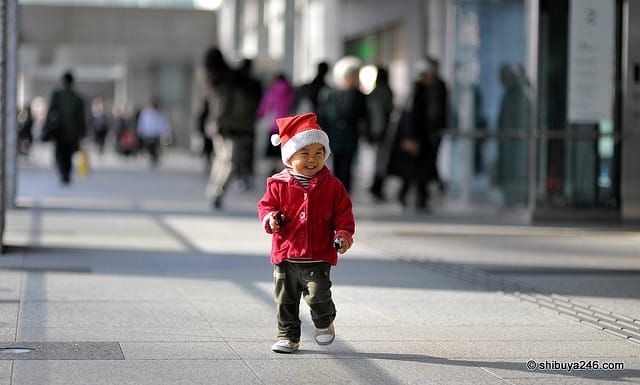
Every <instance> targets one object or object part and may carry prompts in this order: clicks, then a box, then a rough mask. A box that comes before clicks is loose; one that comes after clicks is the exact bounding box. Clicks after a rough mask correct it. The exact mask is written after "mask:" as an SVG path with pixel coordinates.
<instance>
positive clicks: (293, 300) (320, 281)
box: [273, 262, 336, 342]
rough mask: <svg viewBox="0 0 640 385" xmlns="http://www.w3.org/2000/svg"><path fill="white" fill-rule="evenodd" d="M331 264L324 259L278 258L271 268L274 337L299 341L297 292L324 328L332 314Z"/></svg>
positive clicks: (316, 322)
mask: <svg viewBox="0 0 640 385" xmlns="http://www.w3.org/2000/svg"><path fill="white" fill-rule="evenodd" d="M330 273H331V265H330V264H329V263H326V262H318V263H291V262H282V263H280V264H277V265H275V266H274V268H273V282H274V292H273V298H274V301H275V304H276V312H277V315H278V340H283V339H287V340H289V341H292V342H299V341H300V324H301V321H300V316H299V312H300V296H302V297H303V298H304V301H305V302H306V303H307V305H309V308H311V319H312V320H313V324H314V325H315V327H317V328H326V327H328V326H329V325H331V323H332V322H333V320H334V319H335V318H336V307H335V305H334V303H333V300H332V299H331V276H330V275H331V274H330Z"/></svg>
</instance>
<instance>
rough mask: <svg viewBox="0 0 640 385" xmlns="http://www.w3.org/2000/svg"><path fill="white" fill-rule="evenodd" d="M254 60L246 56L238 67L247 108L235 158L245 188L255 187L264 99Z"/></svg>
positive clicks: (237, 139) (236, 172) (235, 164)
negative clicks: (260, 109)
mask: <svg viewBox="0 0 640 385" xmlns="http://www.w3.org/2000/svg"><path fill="white" fill-rule="evenodd" d="M252 71H253V60H251V59H248V58H245V59H243V60H242V62H241V64H240V68H239V69H238V74H239V82H240V86H241V87H242V88H243V90H244V99H245V100H244V104H245V105H246V108H247V111H246V113H247V116H246V118H245V119H246V124H247V128H246V130H245V132H242V133H239V134H238V137H237V138H236V142H237V145H238V147H239V150H238V151H236V152H235V155H236V156H237V159H235V160H234V166H235V168H236V170H235V174H236V175H237V177H238V179H239V181H240V183H241V186H242V187H243V188H245V189H251V188H253V174H254V170H253V162H254V157H255V154H254V151H253V148H254V140H255V135H256V119H257V111H258V105H259V104H260V99H262V84H261V83H260V81H259V80H258V79H256V78H255V77H254V76H253V73H252Z"/></svg>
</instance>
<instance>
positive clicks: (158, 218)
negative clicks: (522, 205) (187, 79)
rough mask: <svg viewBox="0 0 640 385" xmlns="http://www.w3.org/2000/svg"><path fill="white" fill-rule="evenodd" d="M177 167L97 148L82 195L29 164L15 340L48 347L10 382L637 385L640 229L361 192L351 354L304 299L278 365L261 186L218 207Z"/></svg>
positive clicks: (13, 358) (8, 268)
mask: <svg viewBox="0 0 640 385" xmlns="http://www.w3.org/2000/svg"><path fill="white" fill-rule="evenodd" d="M165 155H166V156H165V158H164V160H163V163H162V165H161V167H160V168H159V169H157V170H149V169H148V165H147V163H146V160H145V159H142V158H141V159H129V160H128V161H124V160H123V159H119V158H117V157H114V156H112V155H110V154H108V155H107V157H106V158H105V159H102V160H100V159H99V158H97V157H96V156H95V155H93V154H92V159H91V161H92V169H93V171H92V173H91V174H90V175H89V176H88V177H86V178H83V179H80V178H77V179H76V180H75V181H74V184H73V185H72V186H70V187H62V186H60V185H59V184H58V182H57V180H56V177H55V175H54V174H53V172H52V170H51V169H49V166H48V162H49V161H50V159H49V158H48V156H47V154H46V153H44V154H43V153H40V154H39V156H37V157H34V159H33V160H32V161H31V163H30V164H23V165H22V166H21V169H20V184H19V199H18V202H19V207H18V208H17V209H13V210H10V212H9V213H8V215H7V229H6V231H5V243H7V244H8V245H9V247H8V250H7V252H6V253H5V254H3V255H0V347H5V348H8V347H14V348H15V347H20V348H25V349H33V350H29V352H28V353H22V354H18V353H11V352H10V353H6V352H0V385H25V384H37V385H42V384H61V385H62V384H65V385H74V384H78V385H80V384H82V385H86V384H132V385H133V384H136V385H139V384H154V385H157V384H167V385H168V384H171V385H174V384H185V385H186V384H189V385H192V384H208V385H209V384H234V385H238V384H240V385H244V384H367V385H368V384H381V385H382V384H384V385H394V384H420V385H422V384H557V383H562V384H611V383H625V384H631V383H639V384H640V343H639V342H640V321H638V320H639V319H640V279H638V278H639V277H640V258H639V251H640V233H639V232H637V231H633V230H630V229H626V228H623V227H619V228H615V229H611V228H599V227H597V226H588V227H584V226H583V227H580V228H577V227H575V228H572V227H562V226H548V227H540V226H525V225H523V224H522V223H521V222H520V221H519V217H518V215H517V213H516V214H513V215H510V216H505V217H502V218H500V219H497V218H489V217H485V218H483V219H482V220H478V219H477V217H474V218H471V217H467V216H466V215H465V214H463V213H458V212H455V211H454V210H448V209H441V210H436V212H435V213H434V214H432V215H430V216H417V215H406V214H404V213H402V211H401V210H400V208H399V207H397V206H396V205H394V204H384V205H375V204H373V202H372V201H370V199H369V197H368V196H367V195H366V194H364V193H363V192H361V191H356V193H355V194H354V197H353V199H354V202H355V211H356V215H357V217H358V222H357V237H356V244H355V245H354V247H353V248H352V249H351V250H350V251H349V252H348V253H347V254H346V255H345V256H343V257H342V258H341V260H340V263H339V265H338V266H337V267H336V268H335V269H334V270H333V271H332V274H333V278H332V280H333V282H334V289H333V294H334V299H335V301H336V305H337V308H338V318H337V319H336V323H335V324H336V332H337V338H336V341H335V342H334V344H332V345H330V346H327V347H322V346H318V345H316V344H315V343H314V342H313V338H312V333H313V328H312V324H311V321H310V317H309V315H308V308H307V307H306V305H304V304H303V305H302V306H301V315H302V317H303V339H302V341H301V347H300V348H301V351H300V352H298V353H297V354H294V355H279V354H274V353H272V352H271V351H270V350H269V348H270V346H271V343H272V342H273V339H274V335H275V328H276V324H275V313H274V309H273V301H272V297H271V290H272V282H271V266H270V264H269V260H268V256H267V253H268V250H269V245H270V240H269V237H268V236H267V235H266V234H264V233H263V232H262V230H261V228H260V226H259V224H258V220H257V216H256V212H255V202H256V200H257V198H258V197H259V195H260V187H259V186H257V187H256V189H255V190H253V191H242V190H241V189H239V188H237V187H234V188H233V189H232V191H231V194H229V196H228V199H227V201H226V202H225V209H224V210H222V211H212V210H211V208H210V206H209V202H207V201H206V199H205V197H204V186H205V182H206V180H205V176H204V173H203V170H202V164H201V161H200V160H199V159H196V158H193V157H190V156H186V155H183V154H182V155H181V154H175V153H171V154H165ZM442 207H447V206H446V202H444V201H443V205H442ZM533 362H535V364H534V363H533ZM570 364H575V365H576V366H577V367H576V368H573V367H572V368H571V370H569V368H568V365H570ZM528 365H535V367H533V368H529V367H528ZM580 365H582V368H580ZM620 365H623V366H624V368H621V367H620ZM605 366H612V367H614V368H613V369H610V370H604V369H603V368H604V367H605Z"/></svg>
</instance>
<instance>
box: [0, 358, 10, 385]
mask: <svg viewBox="0 0 640 385" xmlns="http://www.w3.org/2000/svg"><path fill="white" fill-rule="evenodd" d="M11 367H12V362H11V361H0V385H11Z"/></svg>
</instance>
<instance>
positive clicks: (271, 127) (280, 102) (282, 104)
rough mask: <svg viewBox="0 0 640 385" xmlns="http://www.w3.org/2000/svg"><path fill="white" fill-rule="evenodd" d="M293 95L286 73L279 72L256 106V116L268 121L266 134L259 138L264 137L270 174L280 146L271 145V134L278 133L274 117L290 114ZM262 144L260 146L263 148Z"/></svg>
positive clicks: (293, 91)
mask: <svg viewBox="0 0 640 385" xmlns="http://www.w3.org/2000/svg"><path fill="white" fill-rule="evenodd" d="M294 97H295V90H294V88H293V86H292V85H291V82H290V81H289V79H288V78H287V75H285V74H284V73H279V74H277V75H276V76H275V78H274V80H273V82H272V83H271V85H270V86H269V88H268V89H267V91H266V92H265V94H264V95H263V96H262V100H260V105H259V106H258V118H260V119H264V120H266V123H268V124H267V125H266V127H267V130H268V132H267V135H263V136H262V137H261V138H265V137H266V138H265V139H266V140H265V142H264V143H263V144H262V145H263V146H264V145H266V151H265V153H264V155H265V157H266V160H267V162H269V164H270V167H269V169H270V170H272V172H271V173H272V174H274V173H275V170H276V169H277V167H278V165H279V164H280V147H279V146H272V145H271V136H272V135H274V134H277V133H278V125H277V124H276V119H277V118H282V117H285V116H289V115H290V114H291V108H292V106H293V100H294ZM263 146H261V147H260V148H264V147H263Z"/></svg>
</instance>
